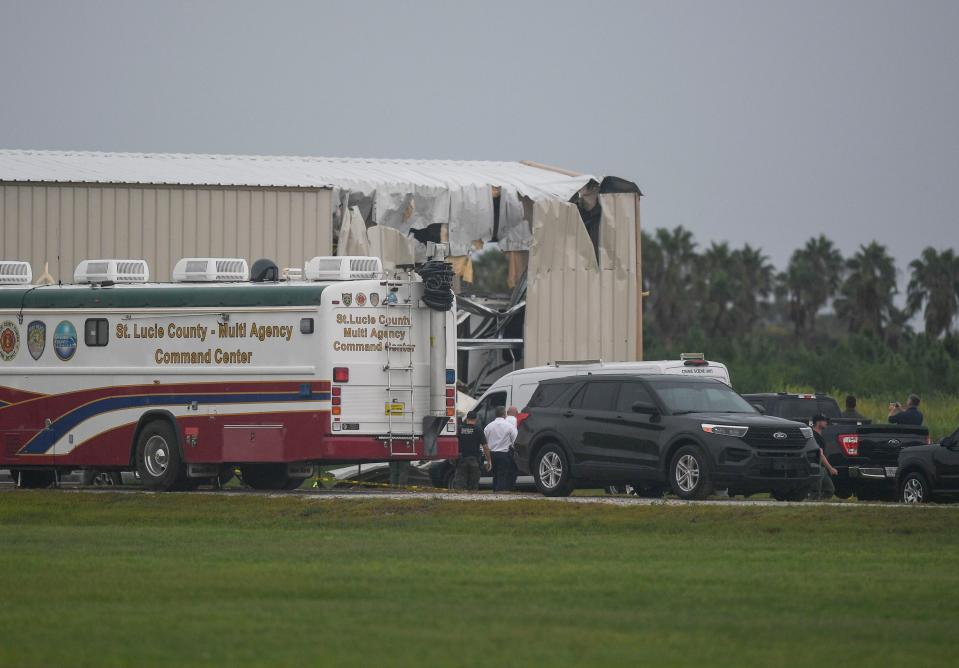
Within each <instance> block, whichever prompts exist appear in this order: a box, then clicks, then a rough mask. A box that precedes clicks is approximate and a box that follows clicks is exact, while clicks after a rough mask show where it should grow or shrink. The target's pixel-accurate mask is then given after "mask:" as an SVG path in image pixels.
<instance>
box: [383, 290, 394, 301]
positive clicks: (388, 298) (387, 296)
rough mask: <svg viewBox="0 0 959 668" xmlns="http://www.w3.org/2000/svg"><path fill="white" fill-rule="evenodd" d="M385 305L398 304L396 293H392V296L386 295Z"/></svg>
mask: <svg viewBox="0 0 959 668" xmlns="http://www.w3.org/2000/svg"><path fill="white" fill-rule="evenodd" d="M383 303H384V304H395V303H396V293H395V292H391V293H390V294H388V295H386V299H384V300H383Z"/></svg>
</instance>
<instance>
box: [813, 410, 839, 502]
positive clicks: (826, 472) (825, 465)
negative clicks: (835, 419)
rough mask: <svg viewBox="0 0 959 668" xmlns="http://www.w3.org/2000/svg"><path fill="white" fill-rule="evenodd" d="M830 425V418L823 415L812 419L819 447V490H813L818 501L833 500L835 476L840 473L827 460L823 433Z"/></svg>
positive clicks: (814, 434) (814, 435)
mask: <svg viewBox="0 0 959 668" xmlns="http://www.w3.org/2000/svg"><path fill="white" fill-rule="evenodd" d="M828 425H829V418H827V417H826V416H825V415H823V414H822V413H820V414H818V415H814V416H813V418H812V435H813V438H815V439H816V444H817V445H819V468H820V474H819V488H818V489H814V490H812V491H813V493H814V494H815V498H817V499H831V498H832V496H833V494H835V493H836V486H835V485H834V484H833V482H832V478H833V476H835V475H838V473H839V471H837V470H836V468H835V467H834V466H833V465H832V464H830V463H829V460H828V459H826V439H825V438H823V435H822V432H823V430H824V429H825V428H826V427H827V426H828Z"/></svg>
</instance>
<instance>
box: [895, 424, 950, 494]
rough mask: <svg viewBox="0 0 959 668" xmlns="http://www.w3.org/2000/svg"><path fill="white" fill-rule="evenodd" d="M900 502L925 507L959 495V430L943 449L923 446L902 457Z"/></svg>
mask: <svg viewBox="0 0 959 668" xmlns="http://www.w3.org/2000/svg"><path fill="white" fill-rule="evenodd" d="M896 482H897V483H898V488H899V500H900V501H903V502H905V503H925V502H927V501H932V500H933V499H934V498H936V499H942V498H944V497H956V496H957V495H959V429H957V430H956V431H954V432H952V434H951V435H950V436H946V437H945V438H944V439H942V443H941V444H940V445H919V446H916V447H913V448H909V449H908V450H903V451H902V452H900V453H899V472H898V476H897V478H896Z"/></svg>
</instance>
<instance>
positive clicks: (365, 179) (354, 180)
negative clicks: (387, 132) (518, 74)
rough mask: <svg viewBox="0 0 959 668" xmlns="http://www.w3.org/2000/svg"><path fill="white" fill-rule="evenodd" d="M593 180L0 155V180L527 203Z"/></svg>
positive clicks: (526, 167) (445, 170) (501, 167)
mask: <svg viewBox="0 0 959 668" xmlns="http://www.w3.org/2000/svg"><path fill="white" fill-rule="evenodd" d="M592 179H593V177H592V176H590V175H588V174H582V175H573V173H571V172H564V171H563V170H555V169H549V168H544V167H543V166H537V165H535V164H532V163H523V162H512V161H484V160H385V159H372V158H319V157H305V156H256V155H201V154H184V153H98V152H88V151H31V150H0V182H3V181H8V182H9V181H12V182H48V183H136V184H144V185H184V186H190V185H192V186H232V187H236V186H248V187H277V188H344V189H349V190H358V191H364V192H370V191H373V190H375V189H377V188H378V187H380V188H383V187H386V188H387V189H389V190H410V189H411V188H408V187H404V186H432V187H438V188H446V189H449V190H457V189H460V188H464V187H468V186H494V185H498V186H506V187H509V188H511V189H513V190H515V191H517V192H519V193H521V194H523V195H526V196H527V197H529V198H530V199H533V200H543V199H559V200H563V201H567V200H569V199H570V198H571V197H572V196H573V195H574V194H575V193H576V192H577V191H578V190H579V189H580V188H582V187H583V186H584V185H586V184H587V183H588V182H589V181H590V180H592Z"/></svg>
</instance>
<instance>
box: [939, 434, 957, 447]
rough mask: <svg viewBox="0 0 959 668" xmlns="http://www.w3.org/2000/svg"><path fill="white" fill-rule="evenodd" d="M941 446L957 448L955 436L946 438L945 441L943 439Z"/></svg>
mask: <svg viewBox="0 0 959 668" xmlns="http://www.w3.org/2000/svg"><path fill="white" fill-rule="evenodd" d="M940 445H941V446H942V447H944V448H949V449H952V448H955V447H956V438H955V436H946V437H945V438H944V439H942V442H941V443H940Z"/></svg>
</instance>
